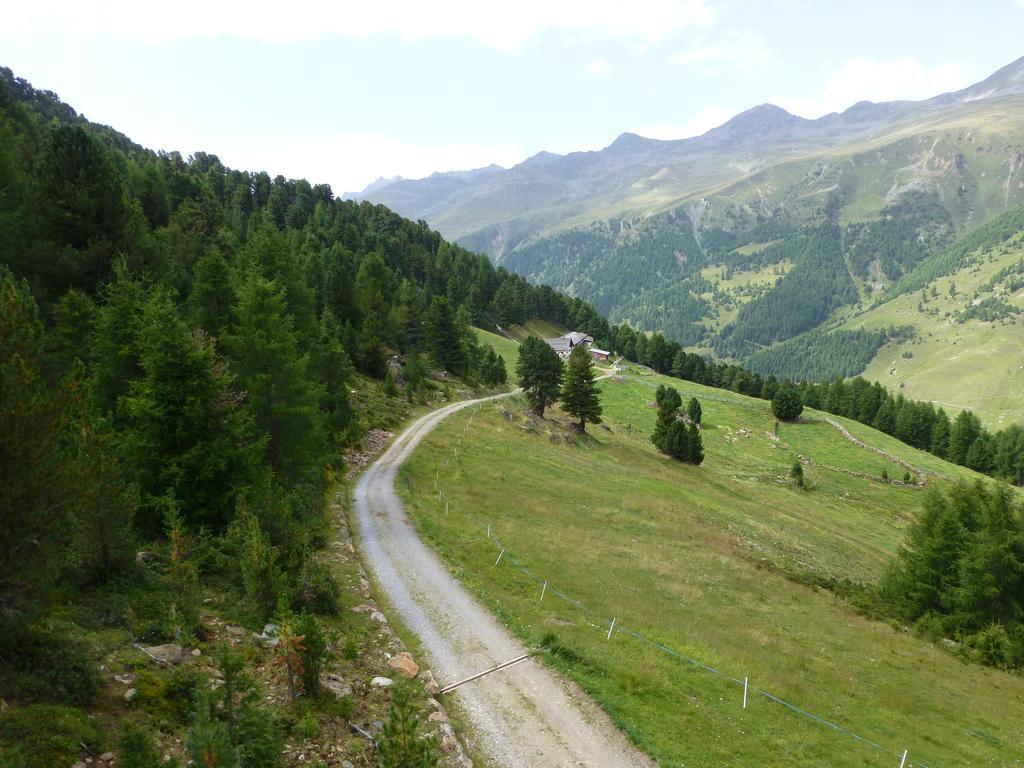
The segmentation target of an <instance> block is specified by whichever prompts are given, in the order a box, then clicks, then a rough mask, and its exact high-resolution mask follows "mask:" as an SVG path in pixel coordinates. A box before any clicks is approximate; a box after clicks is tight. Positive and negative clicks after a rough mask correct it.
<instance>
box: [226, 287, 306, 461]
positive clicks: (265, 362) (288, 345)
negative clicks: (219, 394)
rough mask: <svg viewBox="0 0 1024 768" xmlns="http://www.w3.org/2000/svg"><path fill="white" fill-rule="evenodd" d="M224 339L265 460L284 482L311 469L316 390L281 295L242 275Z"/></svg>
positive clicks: (273, 288) (277, 288)
mask: <svg viewBox="0 0 1024 768" xmlns="http://www.w3.org/2000/svg"><path fill="white" fill-rule="evenodd" d="M235 316H236V325H235V329H234V332H233V333H232V334H231V335H230V336H229V337H228V339H227V348H228V349H229V350H230V352H231V358H232V361H233V363H234V366H233V367H234V369H235V371H236V372H237V374H238V381H239V388H240V389H243V390H244V391H245V392H246V397H245V407H246V408H247V409H248V411H249V412H250V413H252V415H253V417H254V418H255V420H256V426H257V427H258V428H259V429H260V431H261V432H263V433H264V434H266V435H267V438H268V439H267V443H266V457H267V460H268V461H269V463H270V466H271V467H272V468H273V469H274V471H275V472H276V473H278V474H280V475H281V476H283V477H285V478H289V479H291V478H294V476H295V475H296V474H297V473H299V472H301V471H303V470H304V469H305V468H307V467H310V466H315V465H316V464H317V462H318V461H320V460H321V459H322V457H323V456H324V454H325V447H326V446H325V443H324V431H323V416H322V414H321V413H320V399H321V391H320V388H319V387H318V386H316V385H315V384H314V383H313V382H312V381H311V380H310V377H309V373H308V368H309V358H308V357H307V356H306V355H303V354H302V353H301V352H300V351H299V344H298V341H297V339H296V336H295V332H294V330H293V329H292V321H291V317H290V316H289V315H288V314H287V313H286V311H285V299H284V292H283V291H282V290H281V289H280V288H279V287H278V286H277V285H276V284H275V283H274V282H272V281H269V280H266V279H264V278H263V277H262V276H261V275H260V274H259V273H258V272H256V271H255V270H250V271H249V273H248V274H247V275H246V278H245V280H244V282H243V283H242V287H241V289H240V291H239V295H238V303H237V305H236V307H235Z"/></svg>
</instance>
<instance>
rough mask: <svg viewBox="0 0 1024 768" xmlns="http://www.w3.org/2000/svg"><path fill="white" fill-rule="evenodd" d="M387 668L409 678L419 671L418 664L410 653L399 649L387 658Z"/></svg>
mask: <svg viewBox="0 0 1024 768" xmlns="http://www.w3.org/2000/svg"><path fill="white" fill-rule="evenodd" d="M388 669H390V670H391V671H393V672H397V673H398V675H399V677H406V678H409V679H412V678H414V677H416V675H418V674H419V673H420V665H419V664H417V663H416V662H415V661H414V660H413V658H412V654H411V653H409V652H408V651H399V652H398V653H396V654H395V655H394V656H392V657H391V658H390V659H388Z"/></svg>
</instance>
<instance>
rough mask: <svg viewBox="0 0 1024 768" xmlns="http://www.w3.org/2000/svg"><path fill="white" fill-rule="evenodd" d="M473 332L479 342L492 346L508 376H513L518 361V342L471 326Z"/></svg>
mask: <svg viewBox="0 0 1024 768" xmlns="http://www.w3.org/2000/svg"><path fill="white" fill-rule="evenodd" d="M473 333H475V334H476V340H477V341H478V342H479V343H480V344H483V345H484V346H490V347H492V348H493V349H494V351H495V352H497V353H498V354H499V355H500V356H501V358H502V359H503V360H504V361H505V370H506V371H508V374H509V377H512V376H514V374H515V370H516V363H517V362H519V342H517V341H513V340H512V339H508V338H505V337H504V336H499V335H498V334H496V333H491V332H490V331H485V330H484V329H483V328H473Z"/></svg>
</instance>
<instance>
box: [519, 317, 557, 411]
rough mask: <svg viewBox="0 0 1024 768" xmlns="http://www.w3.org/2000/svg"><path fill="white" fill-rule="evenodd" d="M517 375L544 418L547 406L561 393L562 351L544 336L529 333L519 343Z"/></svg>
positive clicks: (534, 405) (532, 406) (528, 398)
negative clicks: (560, 354)
mask: <svg viewBox="0 0 1024 768" xmlns="http://www.w3.org/2000/svg"><path fill="white" fill-rule="evenodd" d="M516 375H517V376H518V378H519V386H520V387H522V388H523V393H524V394H525V395H526V399H527V401H528V402H529V403H530V407H531V408H532V409H533V412H534V413H536V414H537V415H538V416H540V417H541V418H543V417H544V410H545V409H546V408H547V407H548V406H549V405H551V404H552V403H553V402H555V401H556V400H557V399H558V395H559V382H560V381H561V379H562V361H561V359H560V358H559V357H558V354H557V353H556V352H555V351H554V350H553V349H551V347H549V346H548V345H547V344H546V343H544V341H543V340H542V339H539V338H537V337H536V336H528V337H527V338H526V341H524V342H523V343H522V345H521V346H520V347H519V361H518V363H516Z"/></svg>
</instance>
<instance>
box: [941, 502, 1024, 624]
mask: <svg viewBox="0 0 1024 768" xmlns="http://www.w3.org/2000/svg"><path fill="white" fill-rule="evenodd" d="M976 495H977V498H978V500H979V502H980V504H981V514H980V522H981V527H980V529H979V530H978V531H977V533H976V534H975V535H974V536H973V537H972V539H971V541H970V547H969V549H968V550H967V552H966V554H965V556H964V557H963V559H962V560H961V563H960V566H961V567H960V574H959V576H960V584H959V589H958V590H957V591H956V600H955V602H956V607H957V613H958V618H959V621H960V622H961V623H962V624H963V625H965V626H967V627H969V628H971V629H975V630H980V629H983V628H984V627H985V626H987V625H988V624H990V623H992V622H998V623H1000V624H1002V625H1004V626H1005V627H1011V628H1012V627H1020V626H1022V623H1024V522H1022V518H1021V508H1020V505H1019V503H1015V499H1014V498H1013V497H1012V496H1011V494H1010V491H1009V489H1008V488H1006V487H1005V486H1000V485H994V486H992V487H991V488H988V489H984V488H977V489H976Z"/></svg>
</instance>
